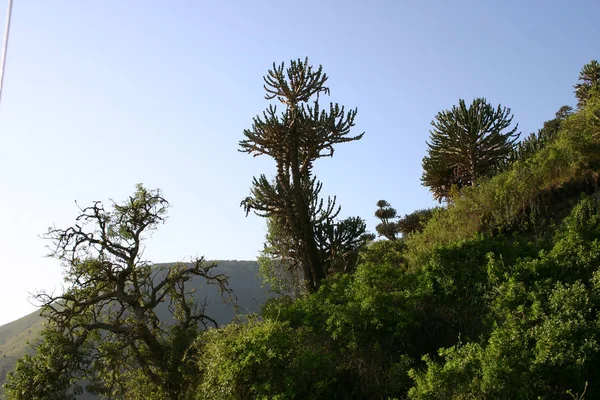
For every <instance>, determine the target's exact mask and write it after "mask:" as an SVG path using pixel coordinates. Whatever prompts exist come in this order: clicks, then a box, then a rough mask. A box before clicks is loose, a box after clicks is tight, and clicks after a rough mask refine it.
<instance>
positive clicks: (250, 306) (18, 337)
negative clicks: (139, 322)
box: [0, 260, 270, 399]
mask: <svg viewBox="0 0 600 400" xmlns="http://www.w3.org/2000/svg"><path fill="white" fill-rule="evenodd" d="M216 263H217V267H215V269H214V270H215V272H219V273H223V274H225V275H227V276H229V285H230V287H231V288H232V289H233V290H234V292H235V295H236V296H237V298H238V304H237V305H238V311H237V313H238V314H249V313H256V312H258V311H259V309H260V306H261V304H263V302H264V301H265V300H266V299H267V298H269V297H270V293H269V288H268V287H267V286H265V287H263V283H262V281H261V279H260V277H259V276H258V275H257V274H258V263H257V262H256V261H238V260H222V261H216ZM174 264H175V263H164V264H157V267H168V266H172V265H174ZM189 288H190V289H192V290H195V293H196V298H197V300H198V301H199V302H202V301H203V299H204V298H206V299H207V306H206V310H207V311H206V314H207V315H209V316H210V317H212V318H214V319H215V320H216V321H217V322H218V323H219V325H223V324H227V323H229V322H231V320H232V319H233V318H234V316H235V315H236V310H235V309H234V307H233V306H232V305H231V304H228V303H224V302H223V301H222V299H221V296H220V294H219V290H218V287H217V286H215V285H207V284H206V283H205V282H204V280H203V279H202V278H199V277H198V278H196V279H194V280H192V281H190V282H189ZM157 313H158V315H159V317H160V318H161V319H162V320H164V321H168V320H169V318H171V314H170V313H169V311H168V309H167V304H166V303H165V304H164V305H163V306H162V307H158V308H157ZM43 326H44V319H43V318H42V317H40V315H39V311H35V312H33V313H31V314H29V315H26V316H24V317H22V318H19V319H18V320H16V321H13V322H10V323H8V324H5V325H2V326H0V390H1V387H2V384H4V381H5V379H6V374H7V373H8V372H9V371H11V370H12V369H13V368H14V366H15V364H16V362H17V360H18V359H19V358H21V357H22V356H23V355H24V354H26V353H27V352H28V351H30V350H31V347H30V346H29V345H28V342H29V343H35V341H36V340H37V339H38V338H39V333H40V331H41V330H42V329H43ZM86 396H87V397H86ZM88 397H89V398H93V397H92V396H90V395H83V396H81V398H88ZM0 399H4V396H3V395H2V393H1V392H0Z"/></svg>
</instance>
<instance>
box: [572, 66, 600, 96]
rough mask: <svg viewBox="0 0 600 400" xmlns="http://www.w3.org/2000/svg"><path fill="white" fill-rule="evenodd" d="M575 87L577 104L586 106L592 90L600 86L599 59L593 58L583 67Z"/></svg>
mask: <svg viewBox="0 0 600 400" xmlns="http://www.w3.org/2000/svg"><path fill="white" fill-rule="evenodd" d="M574 88H575V96H576V97H577V105H578V106H579V107H584V106H585V104H586V102H587V101H588V100H589V98H590V97H591V96H592V92H593V91H597V90H599V88H600V63H598V60H592V61H590V62H589V63H587V64H585V65H584V66H583V68H581V72H580V73H579V82H578V83H576V84H575V86H574Z"/></svg>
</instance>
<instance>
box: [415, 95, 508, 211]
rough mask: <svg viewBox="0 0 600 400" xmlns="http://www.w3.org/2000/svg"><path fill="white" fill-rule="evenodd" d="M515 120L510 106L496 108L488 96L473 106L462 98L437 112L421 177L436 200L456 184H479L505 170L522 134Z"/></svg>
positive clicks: (445, 195)
mask: <svg viewBox="0 0 600 400" xmlns="http://www.w3.org/2000/svg"><path fill="white" fill-rule="evenodd" d="M512 120H513V116H512V114H511V113H510V108H506V107H502V106H500V105H498V107H496V108H494V107H492V105H491V104H489V103H488V102H487V101H486V99H484V98H477V99H474V100H473V102H472V103H471V105H470V106H469V107H467V106H466V103H465V101H464V100H463V99H460V100H459V102H458V106H453V107H452V109H450V110H444V111H440V112H439V113H438V114H437V115H436V117H435V119H434V120H433V121H431V125H432V126H433V129H432V130H431V131H430V137H429V142H428V143H427V148H428V154H427V156H425V157H424V158H423V176H422V178H421V181H422V182H423V185H425V186H428V187H429V189H430V190H431V192H432V193H433V196H434V198H435V199H436V200H438V201H440V202H441V201H442V200H444V199H447V198H448V196H449V194H450V191H451V189H452V187H453V186H454V187H456V188H458V189H461V188H462V187H465V186H475V185H476V184H477V182H478V181H479V180H480V179H481V178H485V177H489V176H492V175H494V174H496V173H497V172H498V171H499V170H500V169H501V167H502V165H503V163H504V162H505V160H506V159H507V158H508V157H509V155H510V153H511V151H512V150H513V148H514V146H515V142H516V141H517V139H518V137H519V133H517V128H518V125H515V126H514V127H511V124H512Z"/></svg>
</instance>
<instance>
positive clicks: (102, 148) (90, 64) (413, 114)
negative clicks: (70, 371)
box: [0, 0, 600, 324]
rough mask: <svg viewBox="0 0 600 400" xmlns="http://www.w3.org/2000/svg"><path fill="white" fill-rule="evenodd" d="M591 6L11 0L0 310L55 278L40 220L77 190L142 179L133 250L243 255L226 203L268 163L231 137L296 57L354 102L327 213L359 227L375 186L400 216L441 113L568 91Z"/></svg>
mask: <svg viewBox="0 0 600 400" xmlns="http://www.w3.org/2000/svg"><path fill="white" fill-rule="evenodd" d="M2 7H4V6H3V5H2ZM598 15H600V2H598V1H573V2H571V3H568V2H564V1H503V2H498V1H496V2H491V1H411V2H409V1H387V2H386V1H368V2H367V1H344V2H342V1H302V2H296V3H291V2H282V1H278V2H275V1H227V2H225V1H223V2H220V1H213V2H208V1H191V0H190V1H183V0H173V1H154V0H151V1H148V0H146V1H141V0H139V1H138V0H128V1H118V0H105V1H100V0H86V1H73V0H65V1H60V0H55V1H41V0H38V1H35V0H27V1H25V0H15V4H14V8H13V20H12V29H11V37H10V47H9V53H8V60H7V68H6V76H5V87H4V93H3V97H2V106H1V109H0V138H1V142H0V143H1V144H0V193H1V196H0V227H1V230H0V250H1V251H0V253H1V254H2V256H1V261H0V267H1V268H2V279H1V280H0V324H2V323H6V322H8V321H10V320H12V319H15V318H17V317H20V316H22V315H25V314H26V313H28V312H30V311H32V310H33V306H32V305H31V304H30V303H29V300H28V297H29V293H31V292H34V291H35V290H37V289H47V290H53V289H54V290H58V288H59V287H60V282H61V269H60V266H59V265H58V263H56V262H55V261H53V260H49V259H46V258H44V254H45V252H46V251H45V249H44V246H45V244H46V243H44V241H43V240H41V239H40V238H39V235H40V234H42V233H43V232H44V231H45V230H46V229H47V227H49V226H50V225H52V224H56V226H58V227H67V226H69V225H70V224H71V223H72V222H73V219H74V217H75V216H76V215H77V208H76V205H75V203H74V201H75V200H77V201H78V202H79V204H81V205H86V204H89V203H90V202H91V201H93V200H107V199H108V198H113V199H115V200H121V199H123V198H124V197H125V196H127V195H128V194H130V193H131V192H132V191H133V189H134V185H135V184H136V183H138V182H141V183H143V184H144V185H146V186H147V187H149V188H161V189H162V190H163V192H164V195H165V197H166V198H167V199H168V200H169V201H170V202H171V203H172V205H173V207H172V209H171V212H170V220H169V221H168V222H167V224H166V225H164V226H163V227H161V228H160V230H159V231H157V232H156V233H155V235H154V236H153V237H152V239H151V240H150V241H149V242H148V247H147V250H146V253H145V254H146V257H147V258H148V259H151V260H153V261H156V262H163V261H175V260H185V259H189V258H190V257H191V256H195V255H204V256H206V257H207V258H210V259H254V258H255V257H256V255H257V254H258V252H259V251H260V249H261V247H262V242H263V238H264V234H265V223H264V220H262V219H261V218H259V217H253V216H250V217H248V218H246V217H245V215H244V212H243V210H242V209H241V208H240V207H239V203H240V201H241V200H242V198H244V197H245V196H246V195H247V194H248V191H249V187H250V183H251V179H252V176H253V175H258V174H260V173H266V174H267V175H268V176H270V175H272V173H273V168H272V167H273V164H272V163H271V162H270V161H269V160H268V159H261V158H253V157H251V156H249V155H246V154H243V153H239V152H238V151H237V149H238V146H237V143H238V141H239V140H240V139H242V130H243V129H245V128H249V127H250V126H251V120H252V117H253V116H255V115H256V114H259V113H261V112H262V110H263V109H264V108H265V107H266V106H267V104H268V103H267V102H266V101H265V100H264V98H263V95H264V91H263V89H262V76H263V75H264V74H265V72H266V71H267V69H268V68H269V67H270V66H271V64H272V63H273V62H281V61H287V60H290V59H292V58H293V59H295V58H304V57H306V56H308V57H309V60H310V62H311V63H314V64H322V65H323V67H324V70H325V72H326V73H327V74H328V75H329V76H330V79H329V82H328V84H329V86H330V88H331V94H332V95H331V98H330V100H331V101H335V102H339V103H340V104H343V105H345V106H347V107H358V116H357V126H356V129H355V132H356V133H360V132H363V131H364V132H365V136H364V138H363V139H362V140H361V141H359V142H353V143H348V144H343V145H340V146H338V147H337V148H336V152H335V156H334V157H333V158H331V159H322V160H320V161H318V163H317V165H316V172H317V174H318V176H319V178H320V179H321V180H322V181H323V182H324V192H325V193H326V194H335V195H337V197H338V202H339V204H340V205H342V216H350V215H358V216H361V217H363V218H365V219H366V220H367V222H368V226H369V229H371V230H374V226H375V221H374V218H373V217H372V216H373V212H374V210H375V203H376V201H377V200H379V199H381V198H384V199H387V200H388V201H390V202H391V203H392V205H393V206H395V207H396V208H397V210H398V211H399V213H401V214H404V213H408V212H411V211H413V210H415V209H419V208H425V207H429V206H432V205H434V203H433V201H432V198H431V195H430V194H429V193H428V191H427V189H426V188H424V187H422V186H421V185H420V181H419V178H420V176H421V159H422V158H423V156H424V155H425V149H426V147H425V141H426V140H427V138H428V135H429V132H428V131H429V123H430V121H431V120H432V118H433V117H434V115H435V114H436V113H437V112H438V111H440V110H443V109H447V108H450V107H452V105H454V104H456V103H457V101H458V99H459V98H465V99H467V101H470V100H471V99H473V98H474V97H480V96H483V97H486V98H487V99H488V101H490V102H491V103H493V104H498V103H500V104H502V105H504V106H508V107H510V108H511V109H512V111H513V113H514V121H515V122H518V123H519V127H520V129H521V131H522V132H523V133H524V134H528V133H530V132H532V131H535V130H537V129H538V128H539V127H541V124H542V123H543V121H545V120H547V119H550V118H552V117H553V115H554V113H555V112H556V111H557V110H558V108H559V107H560V106H562V105H564V104H569V105H574V104H575V101H574V96H573V88H572V85H573V84H574V83H575V82H576V81H577V76H578V73H579V70H580V69H581V67H582V66H583V65H584V64H585V63H587V62H589V61H590V60H591V59H594V58H599V57H600V53H599V52H598V51H599V49H600V35H599V34H598V24H597V16H598ZM0 17H1V18H2V21H3V20H4V15H3V14H2V15H0Z"/></svg>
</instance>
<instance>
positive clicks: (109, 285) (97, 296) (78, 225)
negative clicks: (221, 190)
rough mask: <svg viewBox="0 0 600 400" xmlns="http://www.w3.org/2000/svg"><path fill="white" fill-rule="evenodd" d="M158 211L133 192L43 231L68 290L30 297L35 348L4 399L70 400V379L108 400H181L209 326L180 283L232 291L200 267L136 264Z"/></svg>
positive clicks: (161, 212)
mask: <svg viewBox="0 0 600 400" xmlns="http://www.w3.org/2000/svg"><path fill="white" fill-rule="evenodd" d="M168 206H169V203H168V202H167V201H166V200H165V199H164V198H163V197H162V195H161V193H160V191H159V190H146V189H145V188H144V187H142V186H141V185H138V187H137V190H136V192H135V193H134V194H133V196H130V197H129V198H128V199H127V200H126V201H125V202H124V203H122V204H116V203H115V204H113V205H112V209H110V210H106V209H105V208H104V206H103V205H102V203H101V202H95V203H93V205H91V206H89V207H86V208H83V209H81V213H80V215H79V216H78V217H77V219H76V222H75V224H74V225H73V226H72V227H70V228H67V229H55V228H52V229H50V230H49V231H48V234H47V238H48V239H50V240H51V241H52V243H53V246H52V247H51V251H52V252H51V256H53V257H55V258H57V259H58V260H60V261H62V263H63V266H64V269H65V281H66V282H67V284H68V287H67V288H66V290H65V291H64V293H62V294H60V295H56V296H55V295H51V294H47V293H40V294H38V295H37V296H36V297H37V299H38V300H39V301H40V302H41V303H42V306H43V308H42V310H43V311H42V316H43V317H45V318H46V320H47V324H46V330H45V332H44V341H43V342H42V343H41V344H40V345H39V346H38V348H37V353H36V354H35V355H34V356H26V357H25V358H23V359H22V360H20V361H19V362H18V363H17V367H16V370H15V371H14V372H13V373H11V374H10V375H9V378H8V382H7V383H6V384H5V390H6V394H7V396H8V398H9V399H36V398H48V399H50V398H52V399H71V398H73V397H72V396H73V394H74V393H76V391H75V392H73V384H74V382H75V381H77V380H87V381H90V382H92V384H91V385H90V386H89V388H91V389H92V391H94V392H96V393H98V394H101V395H103V396H106V397H109V398H125V397H126V398H128V399H155V398H156V399H169V400H175V399H182V398H183V397H184V395H185V393H186V390H188V387H189V386H190V380H193V379H195V376H196V375H197V374H198V371H196V370H195V368H196V367H195V366H194V363H192V362H189V361H186V353H187V352H188V349H189V348H190V345H191V343H192V342H193V341H194V339H195V338H196V336H197V335H198V334H199V332H200V330H202V329H204V328H205V327H206V326H207V325H214V326H216V322H215V320H214V319H213V318H211V317H209V316H208V315H206V314H205V312H204V311H205V305H206V304H205V303H202V302H199V301H197V300H196V298H195V296H193V294H192V290H190V288H189V285H188V284H187V283H188V282H189V281H190V280H191V279H193V278H195V277H200V278H202V279H204V280H206V282H207V283H209V284H216V285H219V287H220V289H221V293H222V294H229V295H232V292H231V291H230V290H229V289H228V288H227V286H226V285H227V277H226V276H224V275H222V274H215V273H213V272H212V271H211V269H212V268H213V267H214V264H213V265H209V264H206V263H205V262H204V261H203V259H198V260H196V261H195V262H192V263H188V264H183V263H181V264H177V265H175V266H172V267H163V268H159V267H157V266H155V265H153V264H151V263H149V262H147V261H145V260H144V259H143V258H142V255H143V250H144V245H143V242H144V239H145V238H147V237H148V235H149V234H150V233H151V232H152V231H154V230H155V229H156V228H157V227H158V225H159V224H161V223H163V222H164V221H165V218H166V212H167V208H168ZM160 308H163V309H164V310H163V314H164V312H165V311H167V313H166V314H167V315H169V318H170V319H171V320H170V321H168V324H167V321H165V320H164V319H163V320H161V319H160V318H159V313H158V311H159V309H160Z"/></svg>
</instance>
